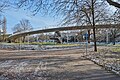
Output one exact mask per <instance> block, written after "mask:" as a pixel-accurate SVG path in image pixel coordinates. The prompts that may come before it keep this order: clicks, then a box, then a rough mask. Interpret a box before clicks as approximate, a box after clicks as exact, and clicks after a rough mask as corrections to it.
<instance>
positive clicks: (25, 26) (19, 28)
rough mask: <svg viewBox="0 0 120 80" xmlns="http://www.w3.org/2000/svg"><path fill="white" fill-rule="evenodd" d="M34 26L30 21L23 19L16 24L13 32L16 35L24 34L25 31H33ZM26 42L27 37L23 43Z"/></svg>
mask: <svg viewBox="0 0 120 80" xmlns="http://www.w3.org/2000/svg"><path fill="white" fill-rule="evenodd" d="M32 29H33V28H32V26H31V24H30V22H29V20H27V19H22V20H21V21H20V22H19V23H18V24H16V25H15V26H14V27H13V29H12V30H13V31H14V33H18V32H23V31H27V30H32ZM24 40H25V36H24V37H23V42H24Z"/></svg>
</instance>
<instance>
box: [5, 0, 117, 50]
mask: <svg viewBox="0 0 120 80" xmlns="http://www.w3.org/2000/svg"><path fill="white" fill-rule="evenodd" d="M4 1H6V0H4ZM107 2H108V3H109V4H110V5H114V6H116V7H118V8H119V3H117V2H115V1H112V0H13V1H12V2H10V3H11V4H14V6H15V7H16V6H17V7H18V8H25V9H29V10H30V11H32V12H33V14H34V15H35V14H37V13H38V12H44V13H51V12H52V13H55V14H60V15H63V22H62V24H63V25H68V24H69V25H71V24H72V25H73V24H76V25H91V26H93V34H94V45H95V46H94V51H97V47H96V35H95V33H96V32H95V29H96V27H95V25H96V24H100V23H106V22H112V23H113V21H115V19H111V18H113V16H111V14H112V13H111V12H110V11H109V6H108V3H107ZM118 2H119V1H118ZM118 10H119V9H118ZM115 14H116V13H115ZM117 16H118V15H117ZM114 18H116V17H114ZM116 21H117V20H116ZM117 22H118V21H117ZM90 31H91V30H88V34H90Z"/></svg>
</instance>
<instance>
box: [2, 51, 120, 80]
mask: <svg viewBox="0 0 120 80" xmlns="http://www.w3.org/2000/svg"><path fill="white" fill-rule="evenodd" d="M84 52H85V51H84V50H82V49H71V50H59V51H30V50H29V51H19V50H0V80H120V77H119V76H117V75H115V74H113V73H111V72H108V71H105V70H104V69H103V68H101V67H100V66H98V65H96V64H94V63H93V62H91V61H89V60H86V59H84V58H82V57H81V56H82V55H83V54H84Z"/></svg>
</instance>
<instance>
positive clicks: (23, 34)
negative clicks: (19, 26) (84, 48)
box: [8, 24, 120, 40]
mask: <svg viewBox="0 0 120 80" xmlns="http://www.w3.org/2000/svg"><path fill="white" fill-rule="evenodd" d="M95 28H96V29H98V28H101V29H102V28H120V24H101V25H96V26H95ZM80 29H93V26H91V25H83V26H68V27H57V28H48V29H41V30H31V31H24V32H19V33H15V34H13V35H11V36H9V38H8V39H9V40H14V39H17V38H19V37H22V36H27V35H32V34H38V33H47V32H55V31H67V30H80Z"/></svg>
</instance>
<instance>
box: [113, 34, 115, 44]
mask: <svg viewBox="0 0 120 80" xmlns="http://www.w3.org/2000/svg"><path fill="white" fill-rule="evenodd" d="M113 45H115V35H113Z"/></svg>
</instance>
